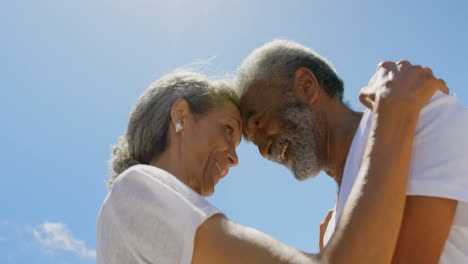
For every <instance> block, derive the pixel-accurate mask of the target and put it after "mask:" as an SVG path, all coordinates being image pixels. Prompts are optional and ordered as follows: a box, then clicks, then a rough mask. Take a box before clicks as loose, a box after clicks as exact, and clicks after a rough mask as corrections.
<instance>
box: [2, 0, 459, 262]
mask: <svg viewBox="0 0 468 264" xmlns="http://www.w3.org/2000/svg"><path fill="white" fill-rule="evenodd" d="M431 2H432V3H431ZM467 11H468V4H466V2H465V1H445V2H443V1H429V2H428V1H333V0H327V1H293V0H292V1H221V0H200V1H188V0H165V1H150V0H136V1H122V0H112V1H110V0H100V1H95V0H80V1H58V0H57V1H55V0H54V1H52V0H43V1H31V0H15V1H1V2H0V36H1V41H0V61H1V63H0V91H1V93H0V113H1V117H0V126H1V129H0V139H1V140H2V143H1V144H0V146H1V152H0V165H1V168H2V169H1V173H0V179H1V181H2V184H0V263H94V262H95V258H94V257H93V256H94V254H95V246H96V244H95V229H96V228H95V221H96V216H97V213H98V210H99V207H100V205H101V203H102V201H103V199H104V197H105V195H106V192H107V191H106V188H105V180H106V179H107V177H108V174H109V173H108V168H107V160H108V158H109V155H110V147H111V145H112V144H113V143H114V142H115V141H116V139H117V138H118V137H119V136H120V135H121V134H122V133H124V131H125V129H126V124H127V117H128V113H129V111H130V109H131V107H132V105H133V104H134V102H135V100H136V98H137V97H138V96H139V95H140V94H141V93H142V92H143V90H144V89H145V88H146V87H147V86H148V85H149V84H150V83H151V82H152V81H153V80H155V79H157V78H158V77H160V76H161V75H162V74H164V73H167V72H170V71H171V70H173V69H175V68H177V67H180V66H187V65H192V66H193V65H194V64H195V65H197V63H196V62H197V61H205V62H206V61H209V63H203V64H202V65H201V66H198V67H199V68H200V70H202V71H203V72H205V73H207V74H211V75H217V76H220V75H224V74H226V73H228V74H235V70H236V67H237V65H239V63H240V62H241V61H242V59H243V58H244V57H245V56H247V55H248V54H249V53H250V52H251V51H252V50H253V49H254V48H256V47H258V46H260V45H262V44H263V43H265V42H267V41H270V40H273V39H275V38H278V37H281V38H287V39H291V40H295V41H298V42H300V43H302V44H304V45H306V46H308V47H311V48H313V49H315V50H316V51H318V52H319V53H321V54H323V55H324V56H325V57H327V58H328V59H329V60H330V61H331V62H333V64H334V65H335V67H336V69H337V71H338V73H339V75H340V76H341V77H342V78H343V79H344V81H345V90H346V92H345V98H346V100H347V101H348V102H349V104H350V105H351V106H352V107H353V108H354V109H358V110H359V109H362V108H363V107H362V106H361V105H360V104H359V103H358V100H357V93H358V90H359V88H361V87H362V86H364V85H366V84H367V81H368V80H369V78H370V76H371V75H372V74H373V73H374V70H375V67H376V65H377V63H378V62H379V61H382V60H386V59H391V60H399V59H403V58H407V59H410V60H411V61H412V62H414V63H418V64H423V65H427V66H430V67H431V68H432V69H433V70H434V72H435V74H436V75H437V76H439V77H442V78H444V79H445V80H446V82H447V84H448V85H449V87H450V88H451V91H452V94H457V95H458V96H459V98H460V100H461V101H462V102H463V103H464V104H465V105H468V92H467V90H466V83H465V78H466V76H467V74H466V68H467V66H466V61H467V58H468V51H467V49H466V47H468V36H467V26H468V18H467V17H466V14H467ZM198 65H199V64H198ZM238 154H239V159H240V164H239V166H238V167H236V168H234V169H232V170H231V172H230V174H229V176H228V177H227V178H226V179H224V180H223V181H222V182H221V183H220V184H219V185H218V186H217V189H216V194H215V195H214V196H212V197H210V198H209V200H210V201H211V202H212V203H213V204H215V205H216V206H217V207H219V208H220V209H222V210H223V211H224V212H225V213H226V214H227V215H228V216H229V217H230V218H231V219H233V220H235V221H238V222H240V223H242V224H245V225H249V226H253V227H255V228H258V229H260V230H262V231H264V232H266V233H268V234H271V235H273V236H274V237H276V238H278V239H280V240H281V241H284V242H285V243H288V244H290V245H292V246H295V247H297V248H300V249H302V250H306V251H309V252H316V251H317V250H318V246H317V244H318V225H319V223H320V222H321V220H322V219H323V216H324V215H325V213H326V212H327V211H328V210H329V209H330V208H331V207H332V206H333V204H334V200H335V194H336V186H335V184H334V182H333V181H332V180H330V179H329V178H328V177H327V176H325V175H320V176H319V177H318V178H316V179H312V180H308V181H306V182H301V183H299V182H296V181H295V180H294V179H293V177H292V176H291V175H290V173H289V172H288V171H287V170H286V169H284V168H282V167H280V166H278V165H275V164H273V163H271V162H269V161H266V160H263V159H262V158H261V157H260V155H259V154H258V151H257V149H256V147H255V146H254V145H252V144H249V143H242V144H241V145H240V146H239V148H238Z"/></svg>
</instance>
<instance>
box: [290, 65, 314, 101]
mask: <svg viewBox="0 0 468 264" xmlns="http://www.w3.org/2000/svg"><path fill="white" fill-rule="evenodd" d="M320 89H321V88H320V84H319V82H318V80H317V78H316V77H315V74H314V73H313V72H312V71H311V70H309V69H307V68H305V67H301V68H299V69H297V71H296V72H295V73H294V86H293V92H294V96H295V97H296V98H297V99H298V100H299V101H301V102H304V103H307V104H308V105H313V104H314V103H315V102H316V101H317V98H318V96H319V94H320Z"/></svg>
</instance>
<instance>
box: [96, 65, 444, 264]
mask: <svg viewBox="0 0 468 264" xmlns="http://www.w3.org/2000/svg"><path fill="white" fill-rule="evenodd" d="M388 65H390V64H389V63H387V64H382V65H380V66H379V68H378V71H377V73H376V74H375V75H374V77H373V78H372V79H371V83H370V84H369V87H372V88H373V89H372V91H370V92H369V91H365V92H362V93H361V97H360V99H361V101H362V102H363V103H365V104H366V106H368V107H370V108H371V109H373V110H374V111H373V112H374V121H375V122H373V124H375V125H374V128H373V130H372V135H373V136H371V137H370V138H371V139H374V140H375V141H371V142H370V143H369V144H368V147H367V150H366V151H367V154H368V155H367V157H366V160H365V161H364V162H363V164H364V165H363V166H362V168H361V171H360V176H359V177H360V178H361V181H359V183H358V184H356V185H355V186H354V189H353V194H352V198H350V199H349V200H350V201H351V202H349V203H348V204H347V205H346V207H345V209H344V211H343V214H342V215H343V216H342V217H341V218H340V219H339V221H338V225H337V231H336V233H335V235H334V236H333V237H332V240H331V241H330V243H329V244H328V245H327V247H325V249H324V250H323V251H322V252H321V253H320V254H317V255H312V254H306V253H303V252H300V251H298V250H296V249H293V248H291V247H288V246H286V245H284V244H282V243H281V242H279V241H276V240H274V239H273V238H271V237H269V236H267V235H265V234H263V233H261V232H258V231H256V230H253V229H250V228H247V227H244V226H241V225H238V224H235V223H233V222H231V221H230V220H228V219H227V218H226V217H225V216H223V214H222V212H221V211H219V210H218V209H217V208H215V207H213V206H212V205H211V204H210V203H209V202H208V201H206V200H205V199H204V198H203V197H202V196H207V195H210V194H212V193H213V192H214V187H215V185H216V184H217V182H218V181H219V180H220V179H221V178H223V177H224V176H225V175H226V174H227V172H228V170H229V168H230V167H232V166H235V165H237V155H236V152H235V148H236V147H237V145H238V144H239V142H240V140H241V134H242V127H241V118H240V114H239V111H238V109H237V98H236V96H235V94H234V93H233V92H232V90H230V89H229V87H228V86H227V85H225V84H224V83H222V82H215V81H210V80H209V79H207V78H206V77H204V76H201V75H197V74H193V73H188V72H176V73H173V74H170V75H168V76H165V77H163V78H161V79H160V80H158V81H156V82H155V83H154V84H153V85H152V86H151V87H150V88H149V89H147V90H146V91H145V92H144V94H143V95H142V96H141V97H140V98H139V100H138V102H137V103H136V106H135V108H134V109H133V110H132V112H131V115H130V121H129V125H128V129H127V133H126V135H125V136H124V137H122V138H121V139H120V140H119V142H118V143H117V145H116V146H115V147H114V151H113V158H112V160H111V166H112V168H113V171H114V174H113V176H112V177H111V179H110V181H109V188H110V192H109V194H108V196H107V198H106V200H105V201H104V204H103V206H102V208H101V211H100V213H99V217H98V223H97V253H98V255H97V261H98V263H387V262H389V261H390V260H391V256H392V254H393V249H394V246H395V244H396V239H397V234H398V230H399V222H400V220H401V216H402V212H403V206H404V198H405V187H406V186H405V182H406V177H407V174H408V168H409V159H410V154H411V145H412V138H413V134H414V131H415V127H416V122H417V119H418V116H419V111H420V109H421V108H422V106H423V105H425V104H426V103H427V102H428V101H429V99H430V97H431V96H432V94H433V93H434V92H435V90H436V89H437V87H443V88H445V85H444V84H443V83H442V82H441V81H439V80H436V79H435V78H434V77H433V76H432V73H431V74H428V72H427V71H426V72H422V71H421V70H420V69H419V68H415V67H413V66H408V65H406V66H405V67H400V66H401V65H399V66H398V67H396V65H395V64H393V65H392V67H389V66H388ZM394 66H395V67H394ZM389 73H392V74H389ZM389 80H391V81H392V82H390V81H389ZM402 102H403V103H402ZM396 104H397V105H398V111H403V113H405V115H395V108H393V106H394V105H396ZM394 131H398V132H399V133H393V132H394ZM395 140H398V141H402V142H403V143H405V144H403V145H402V146H395V144H392V142H395ZM386 153H390V154H391V155H387V154H386ZM143 164H146V165H143ZM361 191H362V194H361ZM388 197H391V198H392V199H388ZM373 203H379V204H380V206H373ZM382 210H386V211H390V212H392V216H393V217H389V218H386V219H380V218H379V215H380V213H381V212H382ZM363 223H365V227H366V230H381V232H380V233H379V234H375V232H364V231H365V230H363V227H362V226H361V225H362V224H363ZM382 237H385V238H386V239H382ZM356 247H361V248H364V247H366V248H368V250H366V253H365V254H364V255H363V254H362V251H359V252H360V253H359V254H358V253H356V251H355V250H353V248H356Z"/></svg>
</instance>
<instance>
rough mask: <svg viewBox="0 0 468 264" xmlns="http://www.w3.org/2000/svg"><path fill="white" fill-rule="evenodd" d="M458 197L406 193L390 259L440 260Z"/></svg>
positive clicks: (405, 260) (428, 262) (424, 261)
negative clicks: (449, 197)
mask: <svg viewBox="0 0 468 264" xmlns="http://www.w3.org/2000/svg"><path fill="white" fill-rule="evenodd" d="M457 204H458V203H457V201H456V200H451V199H444V198H437V197H428V196H408V197H407V199H406V206H405V212H404V215H403V223H402V226H401V230H400V235H399V237H398V243H397V247H396V250H395V254H394V256H393V263H395V264H397V263H398V264H405V263H415V264H417V263H424V264H431V263H434V264H437V263H439V258H440V255H441V254H442V250H443V248H444V245H445V242H446V241H447V237H448V234H449V231H450V227H451V226H452V222H453V218H454V215H455V211H456V207H457Z"/></svg>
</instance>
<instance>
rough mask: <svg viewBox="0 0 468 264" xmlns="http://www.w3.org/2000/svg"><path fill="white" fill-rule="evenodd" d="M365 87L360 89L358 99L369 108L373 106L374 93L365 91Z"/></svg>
mask: <svg viewBox="0 0 468 264" xmlns="http://www.w3.org/2000/svg"><path fill="white" fill-rule="evenodd" d="M366 88H367V87H363V88H362V89H361V91H360V92H359V101H360V102H361V104H363V105H364V106H365V107H367V108H369V109H373V108H374V101H375V93H371V92H369V91H367V90H368V89H366Z"/></svg>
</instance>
